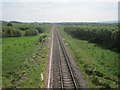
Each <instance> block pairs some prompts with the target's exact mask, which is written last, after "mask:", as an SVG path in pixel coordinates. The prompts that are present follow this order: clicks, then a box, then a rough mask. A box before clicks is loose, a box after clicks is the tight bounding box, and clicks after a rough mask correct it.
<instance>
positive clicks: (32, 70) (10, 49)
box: [2, 33, 50, 88]
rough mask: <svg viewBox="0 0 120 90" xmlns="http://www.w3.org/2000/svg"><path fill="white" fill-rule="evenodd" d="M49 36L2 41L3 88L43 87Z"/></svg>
mask: <svg viewBox="0 0 120 90" xmlns="http://www.w3.org/2000/svg"><path fill="white" fill-rule="evenodd" d="M49 36H50V33H49V34H48V33H47V34H46V36H45V35H44V33H43V34H39V35H37V36H30V37H17V38H3V39H2V54H3V55H2V88H42V87H43V82H44V78H43V76H44V71H45V63H46V60H47V52H48V37H49ZM41 38H42V40H41Z"/></svg>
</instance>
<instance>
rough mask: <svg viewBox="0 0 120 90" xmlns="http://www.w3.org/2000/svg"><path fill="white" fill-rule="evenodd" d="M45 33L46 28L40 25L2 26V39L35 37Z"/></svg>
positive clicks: (9, 24)
mask: <svg viewBox="0 0 120 90" xmlns="http://www.w3.org/2000/svg"><path fill="white" fill-rule="evenodd" d="M43 32H45V27H44V25H39V24H16V23H15V24H12V23H7V24H2V37H21V36H35V35H37V34H38V33H43Z"/></svg>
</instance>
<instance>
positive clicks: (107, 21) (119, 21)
mask: <svg viewBox="0 0 120 90" xmlns="http://www.w3.org/2000/svg"><path fill="white" fill-rule="evenodd" d="M98 23H118V21H103V22H98ZM119 23H120V21H119Z"/></svg>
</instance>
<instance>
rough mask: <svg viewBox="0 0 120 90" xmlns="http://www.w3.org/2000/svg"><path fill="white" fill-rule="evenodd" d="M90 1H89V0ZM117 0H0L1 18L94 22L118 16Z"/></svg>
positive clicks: (28, 20) (33, 20)
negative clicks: (0, 7)
mask: <svg viewBox="0 0 120 90" xmlns="http://www.w3.org/2000/svg"><path fill="white" fill-rule="evenodd" d="M90 1H92V2H90ZM118 1H119V0H84V1H83V0H3V1H2V2H1V3H0V6H1V5H2V17H1V16H0V19H1V20H7V21H10V20H12V21H13V20H16V21H24V22H95V21H116V20H118Z"/></svg>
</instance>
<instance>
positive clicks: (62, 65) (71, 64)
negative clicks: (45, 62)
mask: <svg viewBox="0 0 120 90" xmlns="http://www.w3.org/2000/svg"><path fill="white" fill-rule="evenodd" d="M51 50H52V52H51V54H50V56H51V58H50V61H49V69H48V70H49V74H48V75H49V78H48V83H47V88H61V89H66V88H67V89H68V88H70V89H71V88H72V89H74V90H76V89H78V88H88V86H87V84H86V82H85V79H84V77H83V76H82V73H81V71H80V69H79V68H78V67H77V65H76V63H75V61H74V60H73V58H72V56H71V54H70V53H69V52H68V50H67V48H66V46H65V44H64V42H63V40H62V39H61V37H60V35H59V33H58V32H57V26H56V25H53V27H52V47H51Z"/></svg>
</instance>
